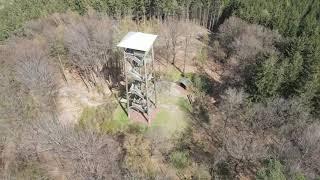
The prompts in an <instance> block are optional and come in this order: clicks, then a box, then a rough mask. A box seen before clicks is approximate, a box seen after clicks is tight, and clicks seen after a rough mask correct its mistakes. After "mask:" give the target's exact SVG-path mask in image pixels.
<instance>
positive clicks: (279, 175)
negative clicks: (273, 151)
mask: <svg viewBox="0 0 320 180" xmlns="http://www.w3.org/2000/svg"><path fill="white" fill-rule="evenodd" d="M257 179H258V180H286V177H285V175H284V173H283V167H282V164H281V163H280V162H279V161H277V160H274V159H270V160H268V161H267V167H265V168H263V169H261V170H259V171H258V173H257Z"/></svg>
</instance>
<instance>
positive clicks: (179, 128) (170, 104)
mask: <svg viewBox="0 0 320 180" xmlns="http://www.w3.org/2000/svg"><path fill="white" fill-rule="evenodd" d="M172 91H175V92H172ZM177 92H178V91H176V90H175V88H174V85H173V84H171V87H170V90H169V91H165V92H162V93H160V95H159V103H158V108H159V112H158V113H157V114H156V117H155V119H153V121H152V123H151V126H150V127H149V128H146V127H147V124H141V123H139V126H142V127H144V128H145V129H146V130H145V131H144V132H145V133H146V135H148V136H151V137H160V138H165V139H170V138H173V137H175V136H178V135H179V134H180V133H181V132H183V131H184V130H185V129H186V128H187V126H188V112H189V111H190V108H191V107H190V104H189V103H188V100H187V98H186V97H185V95H181V94H179V93H177ZM110 109H111V110H110ZM135 125H136V124H135V123H134V122H133V121H131V120H129V119H128V116H127V114H126V112H125V111H124V110H123V109H122V108H121V106H120V105H117V104H116V103H115V102H114V103H113V104H109V105H103V106H98V107H88V108H85V109H84V111H83V113H82V115H81V118H80V121H79V126H80V127H82V128H88V127H90V128H95V129H98V130H99V131H101V132H107V133H111V134H114V133H118V132H124V131H126V130H128V128H129V127H130V126H131V127H132V126H135ZM144 128H143V129H144Z"/></svg>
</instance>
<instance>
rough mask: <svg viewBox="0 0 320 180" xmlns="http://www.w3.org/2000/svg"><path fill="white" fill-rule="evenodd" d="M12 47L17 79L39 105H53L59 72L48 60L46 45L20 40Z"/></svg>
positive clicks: (48, 106) (46, 106) (45, 106)
mask: <svg viewBox="0 0 320 180" xmlns="http://www.w3.org/2000/svg"><path fill="white" fill-rule="evenodd" d="M14 49H15V53H14V59H15V70H16V77H17V80H18V81H19V82H21V83H22V84H23V85H24V86H26V87H27V88H28V90H29V91H30V92H31V94H32V96H33V97H34V98H35V100H36V101H37V102H36V103H37V104H39V105H40V106H41V107H43V108H51V107H53V105H54V98H55V96H56V93H57V90H58V80H59V76H58V75H59V74H58V72H57V67H56V66H55V65H54V64H53V63H52V62H51V61H50V58H49V55H48V48H47V47H46V45H43V44H41V43H40V42H36V41H31V40H21V41H17V42H16V44H15V45H14Z"/></svg>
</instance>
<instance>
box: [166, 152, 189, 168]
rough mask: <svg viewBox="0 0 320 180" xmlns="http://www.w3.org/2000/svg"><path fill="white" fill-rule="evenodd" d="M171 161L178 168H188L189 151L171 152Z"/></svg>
mask: <svg viewBox="0 0 320 180" xmlns="http://www.w3.org/2000/svg"><path fill="white" fill-rule="evenodd" d="M170 162H171V163H172V165H173V166H174V167H175V168H177V169H183V168H186V167H187V166H188V165H189V155H188V153H187V152H181V151H175V152H173V153H171V154H170Z"/></svg>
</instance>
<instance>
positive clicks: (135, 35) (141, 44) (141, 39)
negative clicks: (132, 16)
mask: <svg viewBox="0 0 320 180" xmlns="http://www.w3.org/2000/svg"><path fill="white" fill-rule="evenodd" d="M156 39H157V35H154V34H146V33H141V32H129V33H128V34H127V35H126V36H125V37H124V38H123V39H122V40H121V42H120V43H119V44H118V45H117V46H118V47H122V48H129V49H135V50H139V51H145V52H147V51H149V50H150V48H151V47H152V45H153V43H154V41H155V40H156Z"/></svg>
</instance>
